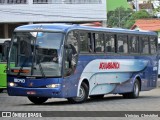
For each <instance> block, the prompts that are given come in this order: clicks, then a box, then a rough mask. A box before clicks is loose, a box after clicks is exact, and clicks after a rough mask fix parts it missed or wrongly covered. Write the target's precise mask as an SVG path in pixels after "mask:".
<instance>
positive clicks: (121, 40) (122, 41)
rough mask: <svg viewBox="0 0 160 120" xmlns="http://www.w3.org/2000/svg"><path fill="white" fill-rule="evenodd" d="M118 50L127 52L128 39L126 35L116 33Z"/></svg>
mask: <svg viewBox="0 0 160 120" xmlns="http://www.w3.org/2000/svg"><path fill="white" fill-rule="evenodd" d="M117 41H118V42H117V44H118V52H119V53H128V41H127V36H126V35H118V37H117Z"/></svg>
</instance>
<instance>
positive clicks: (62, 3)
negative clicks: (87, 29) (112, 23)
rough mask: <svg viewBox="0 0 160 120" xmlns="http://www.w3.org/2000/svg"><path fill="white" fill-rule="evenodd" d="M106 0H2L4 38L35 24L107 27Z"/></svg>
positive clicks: (0, 24) (0, 20) (0, 29)
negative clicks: (21, 27) (23, 26)
mask: <svg viewBox="0 0 160 120" xmlns="http://www.w3.org/2000/svg"><path fill="white" fill-rule="evenodd" d="M106 14H107V13H106V0H0V38H10V37H11V34H12V32H13V30H14V28H15V27H17V26H19V25H24V24H32V23H90V22H100V23H102V25H104V26H105V23H106V22H105V21H106Z"/></svg>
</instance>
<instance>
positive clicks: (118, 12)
mask: <svg viewBox="0 0 160 120" xmlns="http://www.w3.org/2000/svg"><path fill="white" fill-rule="evenodd" d="M142 18H151V15H150V14H149V13H148V12H147V11H145V10H140V11H138V12H134V11H132V10H131V9H125V8H123V7H120V8H117V9H115V10H114V11H109V12H108V14H107V19H108V20H107V24H108V27H121V28H129V29H130V28H131V26H132V25H133V24H134V23H135V21H136V20H138V19H142Z"/></svg>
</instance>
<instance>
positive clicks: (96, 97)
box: [89, 95, 104, 99]
mask: <svg viewBox="0 0 160 120" xmlns="http://www.w3.org/2000/svg"><path fill="white" fill-rule="evenodd" d="M89 97H90V98H91V99H103V97H104V95H91V96H89Z"/></svg>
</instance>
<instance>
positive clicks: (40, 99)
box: [28, 96, 48, 104]
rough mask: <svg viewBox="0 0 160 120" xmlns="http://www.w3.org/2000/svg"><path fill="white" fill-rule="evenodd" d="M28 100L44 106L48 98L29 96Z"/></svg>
mask: <svg viewBox="0 0 160 120" xmlns="http://www.w3.org/2000/svg"><path fill="white" fill-rule="evenodd" d="M28 99H29V100H30V101H31V102H33V103H34V104H42V103H44V102H46V101H47V100H48V98H46V97H32V96H28Z"/></svg>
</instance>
